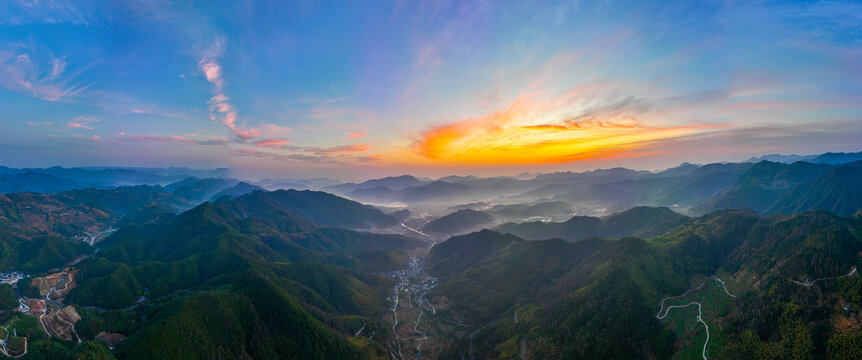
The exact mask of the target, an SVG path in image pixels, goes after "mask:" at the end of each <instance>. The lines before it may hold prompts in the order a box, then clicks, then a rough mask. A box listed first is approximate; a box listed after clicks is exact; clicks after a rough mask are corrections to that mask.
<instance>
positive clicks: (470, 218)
mask: <svg viewBox="0 0 862 360" xmlns="http://www.w3.org/2000/svg"><path fill="white" fill-rule="evenodd" d="M492 221H494V217H492V216H491V215H488V214H487V213H484V212H481V211H476V210H472V209H463V210H458V211H455V212H453V213H451V214H448V215H444V216H441V217H439V218H436V219H434V220H431V221H429V222H428V223H427V224H425V226H423V227H422V231H424V232H427V233H432V234H460V233H464V232H467V231H469V230H474V229H476V228H477V227H480V226H482V225H486V224H489V223H491V222H492Z"/></svg>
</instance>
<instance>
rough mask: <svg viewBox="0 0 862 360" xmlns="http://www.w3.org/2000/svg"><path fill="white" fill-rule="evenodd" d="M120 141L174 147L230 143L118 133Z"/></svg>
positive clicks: (223, 139) (216, 140)
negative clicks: (170, 145) (173, 145)
mask: <svg viewBox="0 0 862 360" xmlns="http://www.w3.org/2000/svg"><path fill="white" fill-rule="evenodd" d="M117 135H119V136H120V140H121V141H127V142H135V143H159V144H175V145H205V146H224V145H227V144H228V143H229V142H230V141H229V140H228V139H226V138H218V137H214V138H208V139H203V140H199V139H192V138H188V137H184V136H144V135H128V136H126V133H125V132H119V133H117Z"/></svg>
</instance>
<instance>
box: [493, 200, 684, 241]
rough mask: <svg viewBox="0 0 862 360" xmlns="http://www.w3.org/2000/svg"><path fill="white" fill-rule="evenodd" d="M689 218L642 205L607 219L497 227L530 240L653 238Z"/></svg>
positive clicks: (585, 217) (580, 217) (579, 219)
mask: <svg viewBox="0 0 862 360" xmlns="http://www.w3.org/2000/svg"><path fill="white" fill-rule="evenodd" d="M687 221H689V218H688V217H687V216H684V215H681V214H679V213H676V212H674V211H673V210H670V209H668V208H664V207H658V208H654V207H646V206H638V207H634V208H631V209H629V210H626V211H623V212H620V213H616V214H613V215H609V216H607V217H604V218H598V217H593V216H574V217H572V218H571V219H569V220H567V221H565V222H562V223H553V222H541V221H535V222H528V223H521V224H517V223H506V224H503V225H500V226H498V227H497V228H496V230H497V231H500V232H505V233H512V234H515V235H517V236H520V237H523V238H525V239H529V240H544V239H551V238H560V239H564V240H568V241H578V240H583V239H586V238H589V237H606V238H620V237H625V236H642V237H650V236H655V235H659V234H663V233H665V232H667V231H670V230H671V229H674V228H676V227H677V226H679V225H681V224H683V223H685V222H687Z"/></svg>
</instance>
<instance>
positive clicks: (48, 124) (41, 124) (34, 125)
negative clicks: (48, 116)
mask: <svg viewBox="0 0 862 360" xmlns="http://www.w3.org/2000/svg"><path fill="white" fill-rule="evenodd" d="M27 126H33V127H40V126H51V122H50V121H45V122H40V123H35V122H32V121H28V122H27Z"/></svg>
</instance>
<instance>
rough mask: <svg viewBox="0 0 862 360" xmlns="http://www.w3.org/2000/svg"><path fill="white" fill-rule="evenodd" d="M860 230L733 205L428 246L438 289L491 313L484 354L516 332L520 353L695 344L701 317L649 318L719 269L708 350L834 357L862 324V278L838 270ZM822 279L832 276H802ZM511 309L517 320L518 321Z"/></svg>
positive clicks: (582, 354) (857, 223) (860, 240)
mask: <svg viewBox="0 0 862 360" xmlns="http://www.w3.org/2000/svg"><path fill="white" fill-rule="evenodd" d="M860 229H862V217H860V215H859V214H858V213H857V214H856V215H854V216H850V217H839V216H835V215H833V214H831V213H828V212H825V211H808V212H804V213H802V214H799V215H795V216H768V217H765V216H761V215H758V214H756V213H754V212H752V211H750V210H727V211H719V212H714V213H710V214H708V215H705V216H702V217H699V218H695V219H692V220H691V221H689V222H687V223H686V224H684V225H682V226H680V227H677V228H676V229H675V230H672V231H670V232H669V233H667V234H664V235H661V236H658V237H654V238H651V239H648V240H642V239H637V238H623V239H619V240H602V239H596V238H593V239H587V240H582V241H578V242H574V243H571V242H564V241H560V240H544V241H523V240H519V239H518V238H514V237H513V236H512V235H505V234H501V233H495V232H491V231H483V232H481V233H475V234H470V235H465V236H460V237H454V238H452V239H449V240H448V241H446V242H443V243H441V244H439V245H437V246H435V248H434V249H432V251H431V253H430V255H431V256H430V257H429V260H430V261H431V267H430V269H431V270H430V271H431V272H432V273H433V274H436V275H439V276H442V277H443V278H444V279H446V280H445V281H443V282H442V283H441V285H440V286H439V287H438V288H437V289H435V291H434V295H435V296H437V298H434V299H435V300H438V301H439V300H440V299H441V298H442V297H446V298H448V299H449V301H453V302H454V303H456V304H458V306H459V307H460V308H461V314H462V315H463V316H465V317H466V318H468V319H471V320H472V321H475V322H477V323H484V322H488V321H491V324H490V325H488V326H486V327H484V328H482V330H481V331H479V332H478V333H477V334H476V336H475V337H474V338H473V347H474V351H476V352H478V353H483V354H489V356H496V355H500V354H501V351H503V349H506V348H507V347H506V346H507V345H506V344H510V343H517V341H518V340H519V339H523V338H526V339H527V340H526V344H527V345H526V349H527V351H526V354H527V357H528V358H589V359H621V358H670V357H671V355H672V354H674V353H677V352H685V353H690V354H695V353H697V354H698V355H699V354H700V352H699V351H700V350H701V347H702V346H703V344H704V334H703V333H702V329H703V328H702V327H701V325H698V324H696V323H692V324H691V325H689V326H688V327H683V328H680V327H675V326H671V325H672V324H675V322H673V321H682V320H673V321H670V320H668V321H663V320H660V319H657V317H656V313H657V312H659V303H660V301H659V300H661V298H663V297H667V296H676V295H679V294H682V293H684V292H685V290H686V289H688V288H695V287H697V285H698V284H700V283H701V282H702V281H704V279H706V278H707V276H710V275H712V274H719V279H721V278H722V277H723V279H724V280H725V281H726V282H727V283H728V285H727V287H728V288H730V289H731V291H732V292H733V293H735V294H734V295H735V296H736V297H730V296H728V295H726V294H724V293H723V290H722V289H721V288H720V287H718V286H720V284H719V283H718V282H716V281H712V282H709V284H708V285H709V286H713V287H707V291H704V294H706V295H709V294H715V295H709V297H707V298H705V300H698V301H701V302H704V303H705V304H706V305H705V306H706V307H705V308H704V311H706V312H705V313H704V315H703V316H704V317H705V318H706V319H708V322H709V323H710V324H709V326H710V328H711V330H712V331H713V332H712V335H713V337H712V339H713V341H714V340H715V339H716V338H718V339H720V340H719V341H720V342H716V343H713V345H710V348H709V355H710V358H727V359H741V358H755V359H767V358H768V359H773V358H785V357H784V356H791V355H793V356H796V355H799V356H802V357H801V358H815V357H821V358H822V357H826V356H827V355H828V356H829V358H836V359H837V358H842V357H837V355H835V354H854V353H855V354H860V353H862V345H860V342H859V339H860V338H859V335H853V336H855V338H854V337H852V336H850V335H844V334H845V332H847V331H848V329H852V328H859V327H860V326H862V315H860V314H862V312H860V311H862V296H860V294H862V279H860V277H859V276H858V275H851V276H848V277H840V276H841V275H845V274H848V273H849V272H850V271H851V269H854V268H855V267H856V266H859V265H860V258H859V256H860V254H862V230H860ZM524 269H530V271H524ZM817 278H828V280H824V281H821V282H816V283H815V284H813V285H811V286H804V284H805V281H807V280H806V279H817ZM791 280H793V281H796V282H793V281H791ZM800 284H803V285H800ZM716 287H717V288H716ZM712 289H715V290H712ZM695 295H696V296H703V295H700V293H697V292H695ZM695 295H693V296H695ZM719 295H722V296H719ZM697 299H703V298H702V297H698V298H697ZM708 301H713V303H709V302H708ZM719 304H726V305H721V306H718V305H719ZM845 304H849V305H850V306H849V307H848V309H849V310H845V307H844V306H845ZM717 306H718V307H717ZM518 308H521V310H520V313H521V319H525V320H521V322H520V323H519V324H517V325H515V324H513V323H512V312H513V311H515V310H516V309H518ZM689 313H690V312H689ZM674 314H675V313H674ZM695 314H696V312H695ZM674 316H675V315H674ZM695 325H697V326H695ZM686 329H689V330H686ZM716 329H722V330H720V331H719V330H716ZM692 331H695V333H691V332H692ZM716 333H718V334H720V335H716ZM851 333H853V332H851ZM697 334H700V335H697ZM848 336H850V337H848ZM694 339H696V340H694ZM854 339H855V340H854ZM465 341H466V340H465ZM612 344H613V345H612ZM468 345H469V344H468V343H466V342H462V343H461V345H460V346H462V347H461V348H457V347H456V348H455V349H452V352H451V353H450V354H449V355H452V356H456V355H457V354H458V353H459V352H461V353H463V351H464V347H466V346H468ZM834 355H835V356H834ZM692 356H694V355H692ZM775 356H778V357H775ZM788 358H789V357H788ZM843 358H847V357H843ZM851 358H852V357H851Z"/></svg>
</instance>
